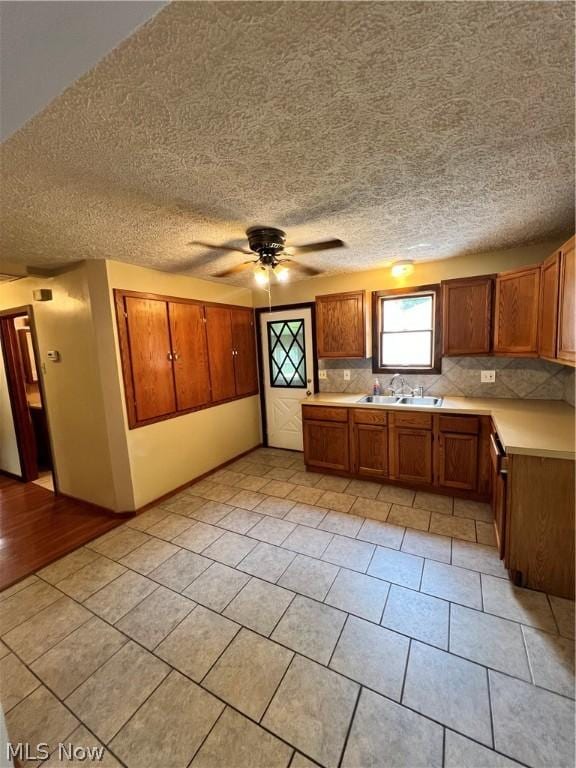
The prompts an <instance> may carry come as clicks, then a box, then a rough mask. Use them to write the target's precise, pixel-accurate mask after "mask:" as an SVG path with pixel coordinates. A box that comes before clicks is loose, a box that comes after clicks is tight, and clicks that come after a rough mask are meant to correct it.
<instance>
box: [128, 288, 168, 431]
mask: <svg viewBox="0 0 576 768" xmlns="http://www.w3.org/2000/svg"><path fill="white" fill-rule="evenodd" d="M123 314H124V319H125V323H124V326H125V327H126V330H127V332H128V333H127V336H126V341H127V343H128V344H129V347H128V349H126V351H125V353H124V354H123V356H122V359H123V362H124V363H125V368H126V367H127V370H128V376H129V378H128V381H129V382H130V387H129V388H127V392H126V399H127V401H128V405H129V409H130V410H132V412H133V420H134V421H137V422H138V421H147V420H149V419H155V418H158V417H159V416H165V415H166V414H168V413H172V412H173V411H175V410H176V394H175V392H174V376H173V372H172V344H171V341H170V324H169V321H168V304H167V303H166V302H165V301H158V300H155V299H146V298H139V297H135V296H127V297H126V298H125V300H124V304H123Z"/></svg>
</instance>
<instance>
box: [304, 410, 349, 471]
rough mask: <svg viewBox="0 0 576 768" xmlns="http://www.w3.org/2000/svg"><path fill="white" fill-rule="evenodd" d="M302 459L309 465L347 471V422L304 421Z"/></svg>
mask: <svg viewBox="0 0 576 768" xmlns="http://www.w3.org/2000/svg"><path fill="white" fill-rule="evenodd" d="M304 461H305V462H306V464H308V465H309V466H311V467H319V468H324V469H335V470H339V471H341V472H349V471H350V458H349V447H348V424H343V423H338V422H333V421H304Z"/></svg>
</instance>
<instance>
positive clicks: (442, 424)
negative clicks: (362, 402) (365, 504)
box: [302, 405, 492, 500]
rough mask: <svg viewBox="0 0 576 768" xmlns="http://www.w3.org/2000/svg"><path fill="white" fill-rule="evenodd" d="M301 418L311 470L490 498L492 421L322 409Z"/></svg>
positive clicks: (304, 411)
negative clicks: (490, 438)
mask: <svg viewBox="0 0 576 768" xmlns="http://www.w3.org/2000/svg"><path fill="white" fill-rule="evenodd" d="M302 417H303V429H304V461H305V463H306V465H307V466H308V467H310V468H312V469H319V470H326V471H329V472H335V473H342V474H346V475H353V476H357V477H364V478H372V479H375V480H387V479H389V480H391V481H392V482H398V483H402V484H405V485H415V486H419V487H426V486H428V487H430V488H431V489H437V490H440V491H442V490H444V491H445V492H446V493H456V494H461V495H468V494H470V496H471V497H472V498H475V499H486V500H488V499H489V498H490V494H491V487H492V474H491V468H490V454H489V435H490V418H489V417H478V416H451V415H440V414H433V413H429V412H423V411H407V410H405V411H386V410H385V409H370V408H350V407H348V408H347V407H340V406H338V407H334V406H324V405H323V406H320V405H319V406H312V405H303V408H302ZM485 422H486V423H485Z"/></svg>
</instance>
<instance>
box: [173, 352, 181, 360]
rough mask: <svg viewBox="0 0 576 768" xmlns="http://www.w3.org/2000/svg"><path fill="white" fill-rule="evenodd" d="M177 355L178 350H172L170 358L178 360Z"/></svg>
mask: <svg viewBox="0 0 576 768" xmlns="http://www.w3.org/2000/svg"><path fill="white" fill-rule="evenodd" d="M179 357H180V355H179V354H178V352H172V359H173V360H178V358H179Z"/></svg>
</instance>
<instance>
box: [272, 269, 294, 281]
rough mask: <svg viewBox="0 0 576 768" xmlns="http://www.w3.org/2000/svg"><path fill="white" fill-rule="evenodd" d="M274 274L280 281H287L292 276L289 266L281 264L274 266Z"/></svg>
mask: <svg viewBox="0 0 576 768" xmlns="http://www.w3.org/2000/svg"><path fill="white" fill-rule="evenodd" d="M274 274H275V275H276V280H278V282H279V283H286V282H288V279H289V277H290V270H289V269H288V267H283V266H282V265H280V266H278V267H275V268H274Z"/></svg>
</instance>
